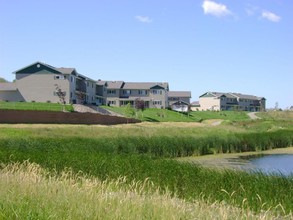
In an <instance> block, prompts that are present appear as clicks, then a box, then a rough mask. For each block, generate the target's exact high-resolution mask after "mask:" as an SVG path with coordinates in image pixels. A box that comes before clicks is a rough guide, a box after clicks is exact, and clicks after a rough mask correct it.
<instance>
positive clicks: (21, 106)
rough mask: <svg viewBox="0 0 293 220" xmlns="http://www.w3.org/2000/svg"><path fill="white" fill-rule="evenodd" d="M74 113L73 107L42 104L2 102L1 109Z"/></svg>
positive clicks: (0, 103)
mask: <svg viewBox="0 0 293 220" xmlns="http://www.w3.org/2000/svg"><path fill="white" fill-rule="evenodd" d="M64 107H65V111H69V112H71V111H73V107H72V105H65V106H63V105H61V104H58V103H41V102H0V109H10V110H37V111H63V108H64Z"/></svg>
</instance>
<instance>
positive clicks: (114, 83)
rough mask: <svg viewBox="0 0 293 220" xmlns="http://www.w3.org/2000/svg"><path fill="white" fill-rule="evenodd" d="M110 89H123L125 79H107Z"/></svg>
mask: <svg viewBox="0 0 293 220" xmlns="http://www.w3.org/2000/svg"><path fill="white" fill-rule="evenodd" d="M106 83H107V88H108V89H121V88H122V86H123V84H124V82H123V81H106Z"/></svg>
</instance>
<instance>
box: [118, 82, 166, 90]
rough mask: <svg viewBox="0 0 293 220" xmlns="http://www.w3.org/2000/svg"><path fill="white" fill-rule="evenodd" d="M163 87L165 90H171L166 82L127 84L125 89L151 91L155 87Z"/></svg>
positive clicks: (124, 86)
mask: <svg viewBox="0 0 293 220" xmlns="http://www.w3.org/2000/svg"><path fill="white" fill-rule="evenodd" d="M156 86H159V87H162V88H164V89H168V88H169V84H168V83H166V82H161V83H159V82H125V84H124V85H123V89H145V90H147V89H151V88H153V87H156Z"/></svg>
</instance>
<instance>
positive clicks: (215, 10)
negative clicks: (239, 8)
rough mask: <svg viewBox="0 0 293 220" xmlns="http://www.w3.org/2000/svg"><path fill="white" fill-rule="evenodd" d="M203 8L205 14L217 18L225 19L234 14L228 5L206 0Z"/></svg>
mask: <svg viewBox="0 0 293 220" xmlns="http://www.w3.org/2000/svg"><path fill="white" fill-rule="evenodd" d="M202 8H203V11H204V13H205V14H210V15H214V16H217V17H223V16H227V15H231V14H232V13H231V11H230V10H229V9H228V8H227V6H226V5H223V4H220V3H217V2H214V1H210V0H204V1H203V3H202Z"/></svg>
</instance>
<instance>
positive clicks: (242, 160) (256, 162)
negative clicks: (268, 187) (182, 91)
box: [229, 154, 293, 176]
mask: <svg viewBox="0 0 293 220" xmlns="http://www.w3.org/2000/svg"><path fill="white" fill-rule="evenodd" d="M229 162H231V164H232V166H234V167H235V166H238V168H240V169H242V170H250V171H251V170H252V171H261V172H264V173H267V174H282V175H285V176H289V175H293V154H274V155H265V154H258V155H251V156H241V157H239V158H238V159H230V160H229Z"/></svg>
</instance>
